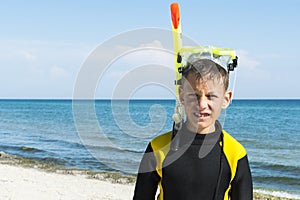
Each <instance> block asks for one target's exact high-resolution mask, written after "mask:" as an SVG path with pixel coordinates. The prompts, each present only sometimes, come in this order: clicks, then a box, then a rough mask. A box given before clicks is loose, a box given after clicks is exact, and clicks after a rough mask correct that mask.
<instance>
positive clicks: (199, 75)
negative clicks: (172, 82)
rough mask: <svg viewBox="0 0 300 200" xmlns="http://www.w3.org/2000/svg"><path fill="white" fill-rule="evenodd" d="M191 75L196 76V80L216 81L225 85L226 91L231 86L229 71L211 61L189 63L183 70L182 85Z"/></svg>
mask: <svg viewBox="0 0 300 200" xmlns="http://www.w3.org/2000/svg"><path fill="white" fill-rule="evenodd" d="M189 74H195V76H196V79H197V80H198V79H207V80H212V79H215V80H217V81H218V82H219V83H222V84H223V85H224V89H225V91H226V90H227V89H228V85H229V75H228V73H227V71H226V70H225V69H224V68H223V67H222V66H221V65H219V64H217V63H215V62H213V61H212V60H210V59H198V60H196V61H194V62H192V63H187V64H186V66H185V67H184V68H183V70H182V77H183V78H182V79H181V84H183V82H184V81H183V79H184V78H185V79H186V78H187V77H188V75H189Z"/></svg>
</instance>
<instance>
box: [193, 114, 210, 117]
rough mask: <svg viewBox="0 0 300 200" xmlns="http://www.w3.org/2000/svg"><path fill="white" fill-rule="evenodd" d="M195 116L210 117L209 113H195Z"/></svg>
mask: <svg viewBox="0 0 300 200" xmlns="http://www.w3.org/2000/svg"><path fill="white" fill-rule="evenodd" d="M195 116H197V117H208V116H209V114H207V113H203V114H201V113H195Z"/></svg>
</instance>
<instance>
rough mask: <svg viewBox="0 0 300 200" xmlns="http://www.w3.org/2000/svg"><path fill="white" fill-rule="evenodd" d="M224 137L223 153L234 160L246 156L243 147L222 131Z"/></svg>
mask: <svg viewBox="0 0 300 200" xmlns="http://www.w3.org/2000/svg"><path fill="white" fill-rule="evenodd" d="M222 132H223V136H224V144H223V145H224V151H225V153H226V152H227V154H230V155H232V156H234V157H235V159H241V158H243V157H244V156H246V154H247V152H246V149H245V148H244V147H243V145H242V144H241V143H240V142H238V141H237V140H236V139H235V138H234V137H232V136H231V135H230V134H229V133H227V132H226V131H224V130H223V131H222Z"/></svg>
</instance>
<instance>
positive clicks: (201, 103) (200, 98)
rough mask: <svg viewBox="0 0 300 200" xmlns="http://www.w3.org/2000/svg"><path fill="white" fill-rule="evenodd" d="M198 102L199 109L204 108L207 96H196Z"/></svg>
mask: <svg viewBox="0 0 300 200" xmlns="http://www.w3.org/2000/svg"><path fill="white" fill-rule="evenodd" d="M198 104H199V108H200V111H201V110H205V109H206V108H207V107H208V100H207V98H205V97H203V96H201V97H199V98H198Z"/></svg>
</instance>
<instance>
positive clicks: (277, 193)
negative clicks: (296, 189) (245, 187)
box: [254, 189, 300, 200]
mask: <svg viewBox="0 0 300 200" xmlns="http://www.w3.org/2000/svg"><path fill="white" fill-rule="evenodd" d="M254 192H257V193H261V194H267V195H272V196H276V197H285V198H291V199H298V200H300V195H297V194H291V193H288V192H284V191H272V190H263V189H255V190H254Z"/></svg>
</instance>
